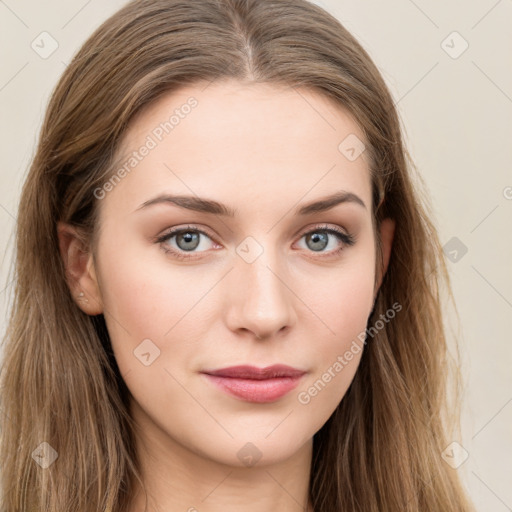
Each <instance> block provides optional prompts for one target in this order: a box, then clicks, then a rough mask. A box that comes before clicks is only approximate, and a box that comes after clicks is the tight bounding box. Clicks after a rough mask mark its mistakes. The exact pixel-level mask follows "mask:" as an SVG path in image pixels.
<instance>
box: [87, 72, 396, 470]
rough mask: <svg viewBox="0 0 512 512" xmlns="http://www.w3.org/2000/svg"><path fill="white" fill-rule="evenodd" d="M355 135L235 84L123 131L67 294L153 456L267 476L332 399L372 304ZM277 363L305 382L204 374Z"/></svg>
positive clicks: (342, 119) (367, 203)
mask: <svg viewBox="0 0 512 512" xmlns="http://www.w3.org/2000/svg"><path fill="white" fill-rule="evenodd" d="M363 139H364V137H363V134H362V132H361V130H360V128H359V127H358V125H357V124H355V123H354V121H353V120H352V119H351V118H350V117H349V116H348V115H347V113H346V112H344V111H343V110H342V109H340V108H336V107H334V106H333V104H331V103H330V102H328V100H326V99H325V98H324V97H322V96H319V95H317V94H315V93H312V92H308V91H305V90H300V89H292V88H289V89H284V88H283V89H277V88H275V87H271V86H267V85H250V86H247V85H243V84H240V83H237V82H222V83H220V82H214V83H212V84H211V85H209V86H208V87H205V85H201V86H199V85H195V86H188V87H186V88H183V89H181V90H180V91H179V92H173V93H171V94H168V95H166V96H165V97H163V98H162V99H160V100H159V101H158V102H157V103H155V104H154V105H153V106H151V108H149V109H147V110H145V111H144V112H142V113H141V115H139V116H138V117H137V118H136V119H135V120H134V123H133V124H132V125H131V128H130V130H129V132H128V134H127V136H126V138H125V139H124V141H123V144H122V151H120V153H119V155H118V156H119V158H120V160H119V162H120V163H119V166H118V167H117V168H116V176H117V178H114V179H112V180H111V181H110V182H108V183H105V184H104V186H103V187H102V188H101V189H97V190H96V192H95V195H96V196H97V197H98V198H99V201H100V208H101V210H100V224H101V231H100V236H99V242H98V246H97V252H96V254H95V255H94V260H92V259H90V260H89V265H88V266H87V272H88V274H87V276H89V277H87V276H84V277H83V278H82V281H81V285H82V289H84V290H85V293H86V295H87V296H88V297H89V304H90V306H89V307H90V308H97V309H96V310H95V311H92V310H89V313H91V314H98V313H100V312H102V313H103V314H104V315H105V320H106V323H107V327H108V330H109V333H110V337H111V341H112V346H113V350H114V353H115V357H116V359H117V362H118V365H119V368H120V371H121V374H122V376H123V378H124V380H125V382H126V384H127V386H128V388H129V390H130V392H131V394H132V396H133V400H132V413H133V415H134V417H135V418H136V420H137V422H138V423H139V424H140V425H141V427H142V431H144V432H146V433H147V436H148V437H149V436H151V438H152V440H153V441H155V442H158V444H159V446H160V447H162V449H166V448H165V447H169V446H175V447H178V448H179V449H181V450H182V449H185V450H187V451H191V452H193V453H194V454H195V455H199V456H201V457H205V458H208V459H210V460H215V461H218V462H222V463H225V464H229V465H238V466H242V465H250V464H252V463H254V462H257V463H258V464H266V463H268V464H270V463H272V462H276V461H279V460H284V459H286V458H288V457H290V456H291V455H292V454H294V453H296V452H297V451H299V450H300V449H301V448H303V447H304V446H307V443H308V442H310V441H311V439H312V437H313V435H314V434H315V433H316V432H317V431H318V430H319V429H320V428H321V427H322V425H323V424H324V423H325V422H326V421H327V419H328V418H329V416H331V414H332V413H333V411H334V410H335V408H336V406H337V405H338V404H339V402H340V401H341V400H342V399H343V396H344V394H345V392H346V391H347V388H348V387H349V385H350V382H351V381H352V379H353V377H354V374H355V372H356V370H357V367H358V364H359V361H360V358H361V354H362V350H361V347H362V345H363V343H362V341H361V340H362V338H361V333H362V332H364V331H365V328H366V323H367V319H368V316H369V314H370V312H371V309H372V306H373V301H374V297H375V295H376V292H377V289H375V288H374V282H375V268H376V267H375V264H376V259H375V258H376V253H375V247H376V246H375V243H376V241H375V238H374V233H373V231H372V217H371V182H370V174H369V169H368V166H367V161H366V153H365V152H364V151H363V152H362V153H361V150H363V149H364V148H363V147H362V146H361V145H360V144H361V141H363ZM123 166H124V172H123V171H122V170H121V169H122V168H123ZM175 196H178V197H179V199H176V200H173V199H172V197H175ZM333 196H336V197H338V199H339V198H345V199H346V200H344V201H331V200H330V199H329V198H332V197H333ZM326 199H327V203H324V202H323V201H325V200H326ZM314 203H318V205H317V206H313V204H314ZM301 210H303V211H302V212H301ZM383 229H386V224H384V228H383ZM171 230H178V233H174V234H173V233H170V231H171ZM330 230H334V231H330ZM180 231H181V233H180ZM336 232H339V233H340V234H339V236H338V235H337V234H336ZM383 241H384V252H385V253H386V252H389V248H386V247H387V245H386V244H387V239H386V234H385V233H384V240H383ZM88 279H89V280H88ZM91 298H92V300H91ZM356 347H357V348H356ZM348 353H350V354H351V357H350V355H348ZM342 360H343V362H341V361H342ZM337 363H338V364H337ZM276 364H279V365H287V366H290V367H292V368H294V369H296V370H298V371H300V372H302V374H301V376H299V377H297V378H295V379H293V378H291V377H281V378H274V379H270V377H271V376H270V375H267V377H268V378H267V379H263V380H256V379H254V378H250V379H247V378H238V379H237V378H233V377H229V376H224V377H218V378H214V377H212V376H208V375H206V374H205V373H204V372H211V373H212V372H213V371H215V370H220V369H224V368H227V367H233V366H239V365H251V366H254V367H257V368H264V367H268V366H271V365H276ZM340 366H341V369H340ZM263 376H264V375H263ZM241 377H244V375H242V376H241ZM245 377H247V375H245ZM329 377H330V378H329ZM156 440H158V441H156ZM248 443H249V444H248ZM250 461H253V462H250Z"/></svg>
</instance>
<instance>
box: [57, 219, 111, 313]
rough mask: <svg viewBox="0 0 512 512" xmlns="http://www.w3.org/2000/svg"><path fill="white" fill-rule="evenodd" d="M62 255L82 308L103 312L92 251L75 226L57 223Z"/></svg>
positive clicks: (69, 283) (72, 291) (68, 281)
mask: <svg viewBox="0 0 512 512" xmlns="http://www.w3.org/2000/svg"><path fill="white" fill-rule="evenodd" d="M57 234H58V238H59V250H60V255H61V258H62V261H63V264H64V268H65V269H66V282H67V284H68V287H69V290H70V292H71V295H72V296H73V298H74V300H75V302H76V303H77V304H78V306H79V307H80V309H82V311H84V312H85V313H87V314H88V315H99V314H101V313H102V312H103V303H102V300H101V294H100V290H99V287H98V281H97V278H96V272H95V268H94V261H93V256H92V253H90V252H89V251H88V250H87V248H86V245H85V243H84V239H83V237H82V236H80V233H79V232H78V231H77V229H76V228H74V227H73V226H71V225H69V224H66V223H64V222H58V223H57Z"/></svg>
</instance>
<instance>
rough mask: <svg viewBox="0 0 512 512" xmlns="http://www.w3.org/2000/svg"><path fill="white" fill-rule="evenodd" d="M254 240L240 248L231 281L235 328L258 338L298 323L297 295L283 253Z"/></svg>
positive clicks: (267, 241)
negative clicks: (291, 289)
mask: <svg viewBox="0 0 512 512" xmlns="http://www.w3.org/2000/svg"><path fill="white" fill-rule="evenodd" d="M270 239H271V237H267V238H266V243H263V242H257V241H256V240H254V239H251V237H248V238H247V239H245V240H244V241H243V242H242V243H240V244H239V246H238V247H237V249H236V251H237V256H236V259H235V268H234V272H233V273H232V276H231V279H232V280H233V285H232V286H234V287H235V288H236V293H234V294H233V295H232V301H233V302H232V304H231V305H230V310H231V313H232V315H231V322H232V324H233V325H232V326H231V327H232V328H235V329H237V328H238V329H240V328H245V329H248V330H250V331H253V332H254V333H255V334H256V335H257V336H259V337H260V336H271V335H272V334H275V333H277V332H278V331H279V330H281V329H282V328H284V327H286V326H290V325H291V324H292V323H293V322H294V320H295V315H294V304H293V294H292V292H291V291H290V289H289V288H288V286H289V285H287V283H286V271H285V268H286V266H285V265H283V264H282V262H280V260H279V251H278V250H276V249H274V248H272V247H270Z"/></svg>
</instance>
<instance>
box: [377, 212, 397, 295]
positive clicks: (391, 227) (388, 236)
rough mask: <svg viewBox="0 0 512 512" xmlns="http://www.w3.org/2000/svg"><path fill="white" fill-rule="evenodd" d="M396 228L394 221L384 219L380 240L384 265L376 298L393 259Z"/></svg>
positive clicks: (382, 265)
mask: <svg viewBox="0 0 512 512" xmlns="http://www.w3.org/2000/svg"><path fill="white" fill-rule="evenodd" d="M395 226H396V222H395V220H394V219H390V218H386V219H383V220H382V222H381V226H380V239H381V247H382V264H381V269H382V270H381V272H380V275H379V278H378V282H377V286H376V289H375V297H376V296H377V293H378V291H379V288H380V286H381V284H382V280H383V278H384V275H385V274H386V272H387V269H388V265H389V260H390V257H391V248H392V246H393V238H394V235H395Z"/></svg>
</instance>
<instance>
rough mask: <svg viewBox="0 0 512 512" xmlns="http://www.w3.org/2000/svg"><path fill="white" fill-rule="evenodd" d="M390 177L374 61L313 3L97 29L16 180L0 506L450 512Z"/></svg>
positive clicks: (434, 334)
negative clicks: (20, 184) (22, 177)
mask: <svg viewBox="0 0 512 512" xmlns="http://www.w3.org/2000/svg"><path fill="white" fill-rule="evenodd" d="M410 172H411V166H410V164H409V163H408V161H407V153H406V149H405V148H404V146H403V142H402V135H401V132H400V125H399V119H398V116H397V113H396V110H395V108H394V104H393V100H392V97H391V95H390V94H389V91H388V90H387V88H386V86H385V83H384V81H383V79H382V77H381V75H380V74H379V72H378V70H377V69H376V67H375V65H374V64H373V63H372V61H371V59H370V58H369V56H368V55H367V53H366V52H365V51H364V50H363V49H362V47H361V46H360V45H359V44H358V43H357V42H356V41H355V40H354V38H353V37H352V36H351V35H350V34H349V33H348V32H347V31H346V30H345V29H344V28H343V27H342V26H341V25H340V24H339V22H338V21H337V20H336V19H335V18H333V17H332V16H330V15H329V14H327V13H326V12H325V11H323V10H322V9H320V8H319V7H316V6H314V5H312V4H310V3H307V2H306V1H304V0H280V1H273V2H270V1H266V0H265V1H262V0H259V1H256V0H243V1H242V0H222V1H214V0H193V1H190V0H187V1H185V0H141V1H136V2H131V3H129V4H127V5H126V7H124V8H123V9H121V10H120V11H119V12H118V13H116V14H115V15H114V16H112V17H111V18H110V19H109V20H107V21H106V22H105V23H104V24H103V25H102V26H101V27H100V28H99V29H98V30H97V31H96V32H95V34H93V35H92V37H91V38H90V39H89V40H88V41H87V42H86V43H85V44H84V46H83V47H82V49H81V50H80V51H79V52H78V54H77V55H76V56H75V58H74V59H73V61H72V63H71V64H70V65H69V67H68V68H67V69H66V71H65V73H64V75H63V77H62V79H61V80H60V82H59V84H58V85H57V87H56V90H55V91H54V94H53V96H52V99H51V101H50V105H49V107H48V111H47V114H46V118H45V121H44V125H43V128H42V132H41V137H40V141H39V146H38V149H37V153H36V155H35V158H34V161H33V163H32V166H31V169H30V172H29V175H28V177H27V179H26V182H25V185H24V188H23V191H22V196H21V201H20V206H19V215H18V225H17V252H16V278H17V279H16V285H15V300H14V304H13V310H12V316H11V319H10V324H9V327H8V332H7V335H6V339H5V341H4V349H3V350H4V362H3V371H2V385H3V393H2V407H3V410H4V412H5V416H4V418H3V424H2V440H1V443H2V445H1V447H2V453H3V464H2V470H3V471H2V487H3V492H2V496H3V503H2V509H1V510H2V511H6V512H7V511H9V512H11V511H29V510H30V511H32V510H38V511H39V510H46V511H52V512H56V511H62V510H70V511H71V510H73V511H79V512H85V511H98V510H102V511H119V512H121V511H123V512H139V511H142V510H148V511H157V510H189V511H193V510H197V511H217V510H244V511H249V512H250V511H263V510H265V511H273V510H280V511H292V510H299V509H302V510H307V511H309V512H311V511H315V512H319V511H322V512H326V511H327V512H331V511H332V512H334V511H348V510H350V511H355V510H358V511H375V512H376V511H384V510H386V511H398V510H400V511H422V512H424V511H432V512H434V511H435V512H438V511H440V510H443V511H467V510H471V505H470V503H469V501H468V500H467V498H466V497H465V494H464V490H463V488H462V486H461V485H460V483H459V481H458V477H457V475H456V473H454V470H453V469H452V468H451V467H449V466H448V465H447V464H446V463H445V462H444V461H443V459H442V457H441V453H442V451H443V450H444V449H445V447H446V446H447V445H448V444H449V443H450V442H451V441H453V438H452V437H450V429H449V424H448V422H447V420H449V419H450V417H448V415H446V404H445V391H446V382H445V378H446V377H445V375H446V367H447V364H448V363H449V360H448V354H447V350H446V340H445V335H444V332H443V324H442V316H441V307H440V300H441V298H440V294H439V285H440V283H441V282H444V283H445V284H446V285H447V290H448V291H449V283H448V277H447V273H446V268H445V266H444V260H443V257H442V251H441V248H440V244H439V241H438V237H437V233H436V230H435V228H434V225H433V223H432V221H431V220H430V219H429V213H428V210H427V207H426V206H425V205H424V204H422V202H421V198H420V194H419V192H418V190H416V189H415V188H414V184H413V180H412V178H411V175H410ZM451 419H456V416H454V417H452V418H451Z"/></svg>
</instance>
